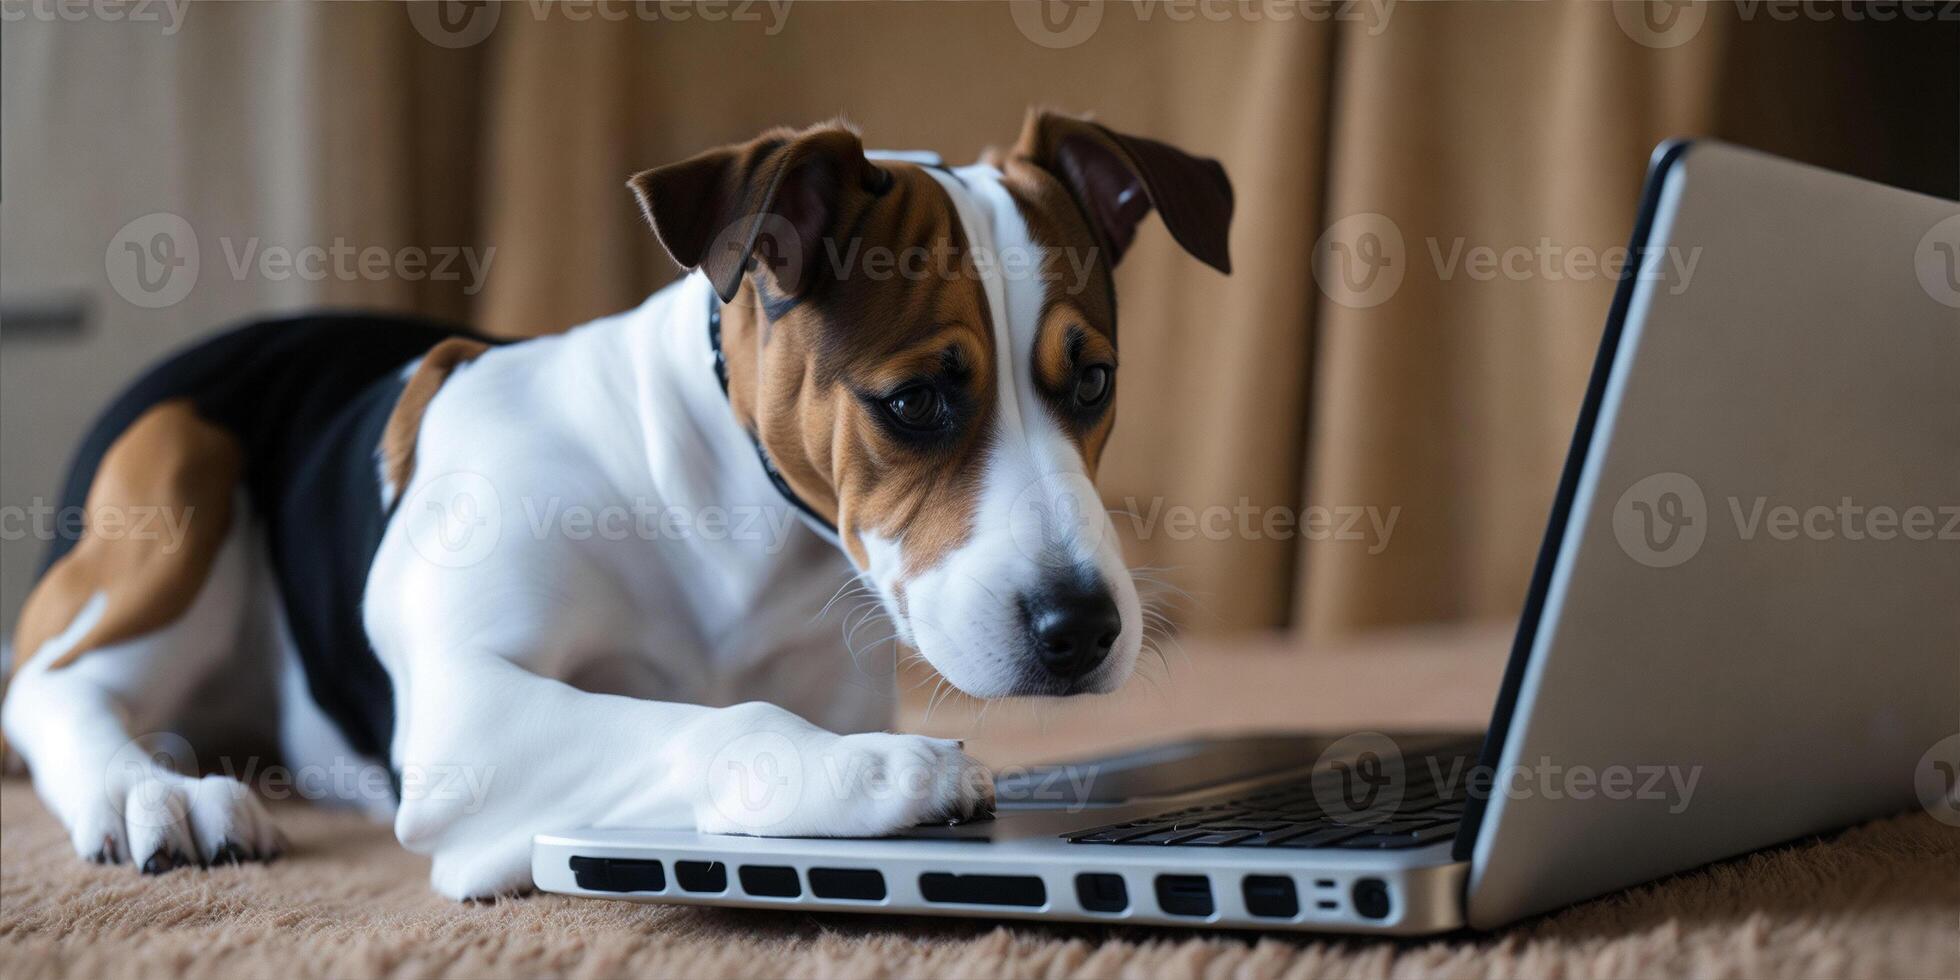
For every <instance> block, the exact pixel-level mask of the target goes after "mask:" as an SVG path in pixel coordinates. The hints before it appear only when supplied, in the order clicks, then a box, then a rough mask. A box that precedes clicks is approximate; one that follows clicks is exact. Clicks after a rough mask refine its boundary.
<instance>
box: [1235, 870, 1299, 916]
mask: <svg viewBox="0 0 1960 980" xmlns="http://www.w3.org/2000/svg"><path fill="white" fill-rule="evenodd" d="M1244 887H1245V910H1246V911H1247V912H1250V913H1252V914H1253V915H1256V916H1259V917H1261V918H1266V919H1291V918H1293V917H1294V916H1296V915H1299V914H1300V893H1299V892H1298V891H1295V890H1294V888H1293V879H1291V878H1288V877H1285V876H1283V875H1247V876H1246V879H1245V886H1244Z"/></svg>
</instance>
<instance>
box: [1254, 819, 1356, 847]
mask: <svg viewBox="0 0 1960 980" xmlns="http://www.w3.org/2000/svg"><path fill="white" fill-rule="evenodd" d="M1367 832H1368V831H1367V830H1366V829H1364V828H1361V827H1343V826H1340V825H1339V824H1336V825H1334V826H1332V827H1323V828H1321V829H1319V830H1316V831H1313V832H1311V833H1306V834H1301V835H1300V836H1298V837H1292V838H1288V839H1286V840H1283V841H1280V842H1279V843H1277V844H1274V845H1273V846H1274V847H1332V846H1334V845H1335V844H1337V843H1339V842H1341V841H1344V840H1347V839H1348V838H1350V837H1359V836H1361V835H1362V834H1365V833H1367Z"/></svg>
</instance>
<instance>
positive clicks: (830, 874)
mask: <svg viewBox="0 0 1960 980" xmlns="http://www.w3.org/2000/svg"><path fill="white" fill-rule="evenodd" d="M810 894H812V895H815V896H817V897H818V898H845V899H850V900H851V901H854V902H877V901H882V900H883V899H884V897H885V876H884V875H882V874H879V873H878V872H876V871H873V870H871V869H869V868H811V869H810Z"/></svg>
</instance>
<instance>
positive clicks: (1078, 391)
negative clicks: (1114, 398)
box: [1075, 364, 1111, 408]
mask: <svg viewBox="0 0 1960 980" xmlns="http://www.w3.org/2000/svg"><path fill="white" fill-rule="evenodd" d="M1110 381H1111V376H1110V371H1109V366H1108V365H1106V364H1091V365H1089V366H1088V367H1086V368H1083V369H1082V373H1080V374H1078V375H1076V376H1075V403H1076V404H1077V405H1080V406H1082V407H1083V408H1095V407H1096V406H1097V405H1101V404H1102V403H1103V400H1104V399H1106V398H1108V397H1109V389H1110V387H1111V385H1110Z"/></svg>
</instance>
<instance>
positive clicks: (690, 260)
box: [626, 125, 890, 302]
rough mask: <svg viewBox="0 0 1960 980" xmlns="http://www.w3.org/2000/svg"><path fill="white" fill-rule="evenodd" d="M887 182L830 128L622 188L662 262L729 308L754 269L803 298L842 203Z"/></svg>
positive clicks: (717, 153)
mask: <svg viewBox="0 0 1960 980" xmlns="http://www.w3.org/2000/svg"><path fill="white" fill-rule="evenodd" d="M889 180H890V175H889V174H886V173H884V172H883V171H881V170H879V169H878V168H877V167H876V166H874V165H872V164H871V163H870V162H869V161H867V160H865V158H864V145H863V144H862V143H861V142H859V141H858V136H857V134H856V133H853V132H851V131H850V130H848V129H845V128H843V127H841V126H834V125H833V126H818V127H814V128H811V129H807V130H803V131H801V132H798V131H794V130H787V129H783V130H774V131H772V132H768V133H764V134H763V135H762V136H760V137H757V138H756V139H755V140H753V141H751V142H748V143H742V144H738V145H735V146H726V147H722V148H721V149H717V150H710V151H708V152H706V153H703V154H701V155H700V156H696V157H692V158H690V159H687V160H682V161H681V162H679V163H672V164H668V165H667V166H664V167H656V168H655V169H653V170H648V171H644V172H642V173H638V174H635V175H634V176H633V178H632V179H631V180H628V181H627V182H626V183H627V186H628V187H630V188H632V189H633V194H634V195H635V196H636V197H638V198H639V200H640V209H641V210H642V211H644V212H646V217H647V221H648V222H649V223H650V224H652V225H653V231H654V234H655V235H658V236H659V238H660V244H661V245H662V246H664V247H665V248H666V249H667V253H668V254H669V255H672V256H673V257H674V261H675V262H678V263H680V264H681V265H683V266H686V267H687V268H689V269H697V268H698V269H701V270H702V271H704V272H706V273H707V275H708V280H709V281H710V282H712V283H713V284H714V287H715V292H716V293H717V294H719V295H720V296H721V298H722V301H723V302H728V301H730V300H733V299H734V298H735V291H736V290H737V289H738V288H739V287H740V286H741V284H742V275H743V273H744V272H746V271H747V270H748V269H749V268H750V263H751V262H752V261H756V260H759V261H760V262H762V263H763V264H764V265H766V266H768V267H769V269H770V272H771V273H772V275H773V276H774V277H775V281H776V282H775V288H776V289H777V290H778V291H780V292H781V293H782V294H783V295H786V296H797V295H801V294H802V292H803V290H804V289H805V288H806V287H807V286H808V285H809V281H810V275H809V273H810V272H811V271H812V269H813V267H814V266H815V265H816V264H817V258H818V256H819V255H820V254H821V251H822V239H823V236H824V234H825V232H826V231H828V230H829V229H830V227H831V225H832V224H833V222H834V221H835V220H836V217H837V214H838V207H839V204H840V202H841V198H842V195H844V194H846V193H851V192H853V191H855V190H858V189H861V190H863V191H867V192H870V193H877V192H878V191H879V190H881V189H882V188H883V187H884V186H885V185H886V184H887V183H888V181H889Z"/></svg>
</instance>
